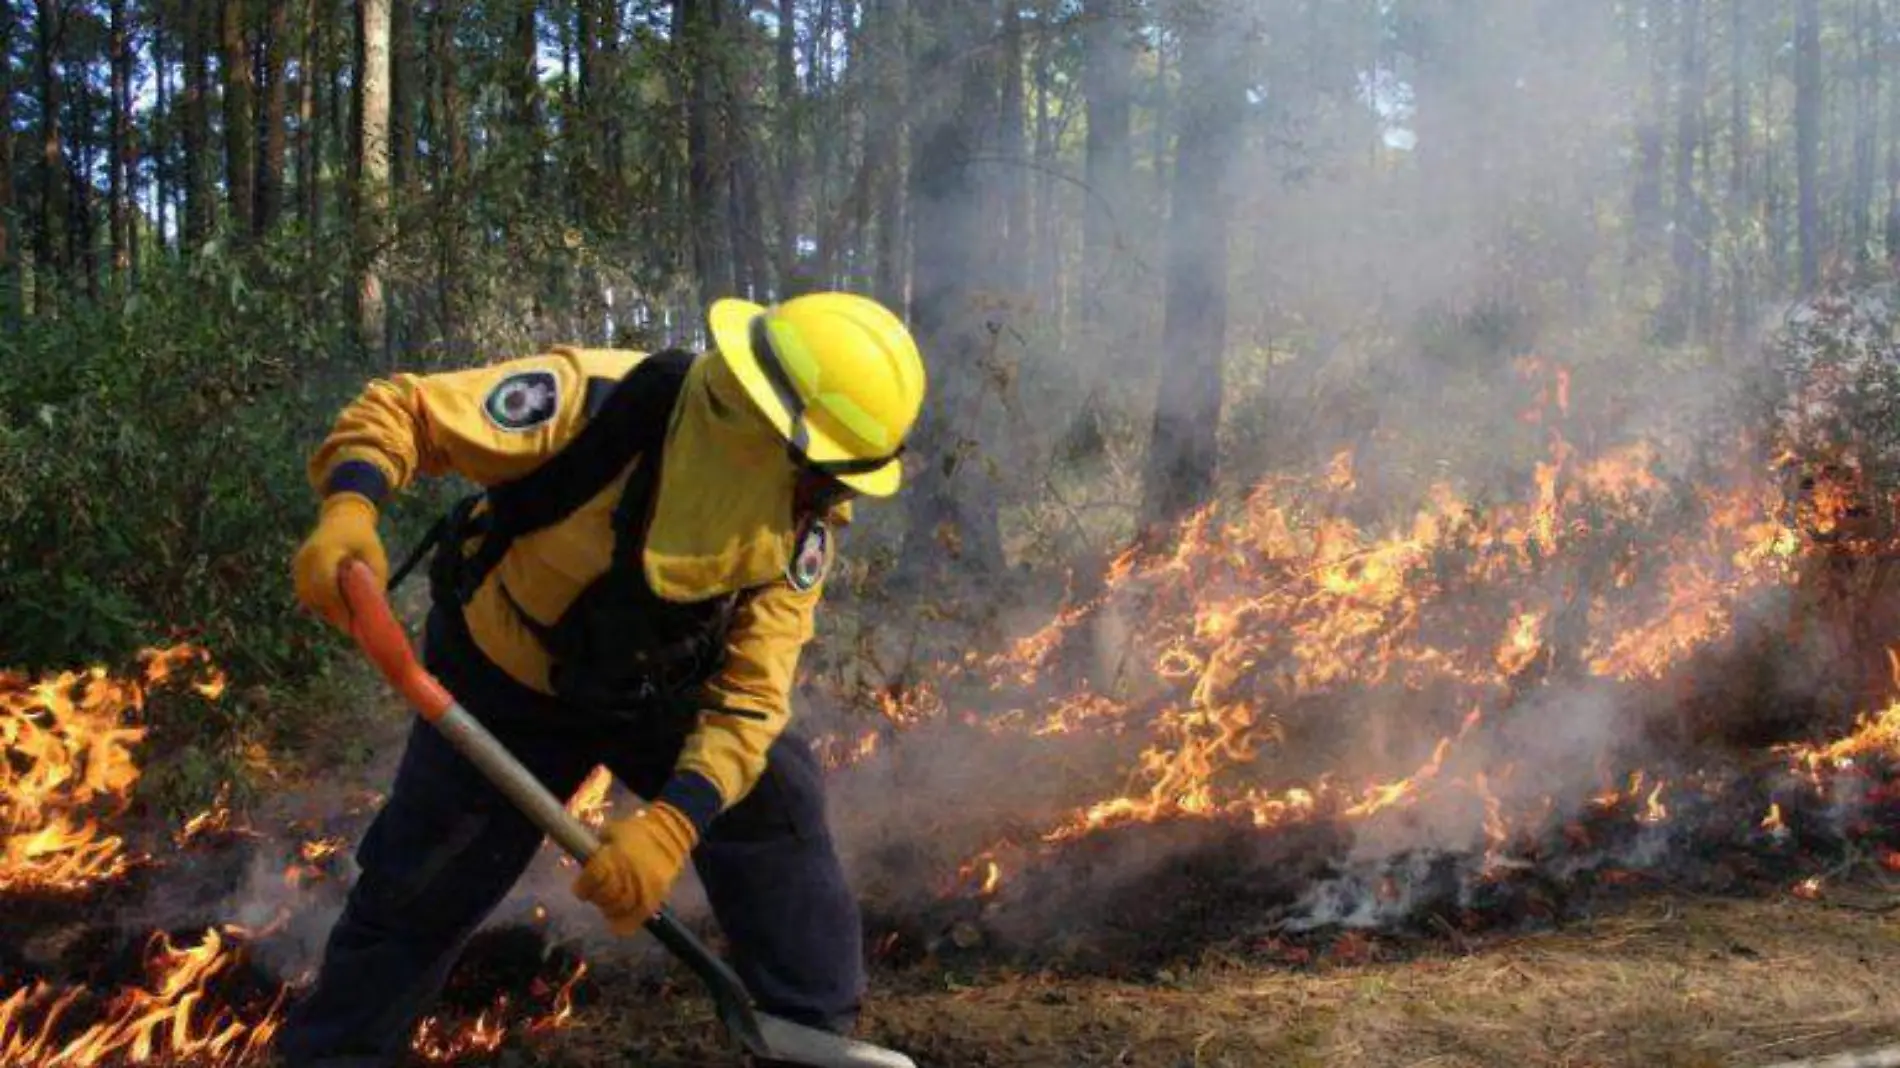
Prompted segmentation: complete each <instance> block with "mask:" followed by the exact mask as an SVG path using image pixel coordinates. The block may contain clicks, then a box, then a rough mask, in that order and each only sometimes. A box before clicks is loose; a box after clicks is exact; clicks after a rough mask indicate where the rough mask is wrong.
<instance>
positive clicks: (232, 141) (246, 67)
mask: <svg viewBox="0 0 1900 1068" xmlns="http://www.w3.org/2000/svg"><path fill="white" fill-rule="evenodd" d="M219 6H220V7H221V8H222V10H221V12H220V16H221V20H220V25H221V27H222V28H221V32H220V41H221V43H222V49H221V51H222V55H223V69H224V188H225V192H226V194H227V195H228V197H229V199H230V211H231V232H232V233H233V234H247V233H249V232H250V226H251V221H252V219H253V218H254V216H255V213H256V211H257V190H256V181H255V177H256V174H257V171H256V167H257V161H256V159H255V157H254V156H253V152H254V146H253V144H252V142H253V140H254V135H255V134H256V130H255V128H254V127H253V122H254V121H255V120H253V119H252V117H251V52H250V42H249V36H250V34H249V32H248V30H249V27H248V22H249V19H248V11H247V6H248V5H247V4H246V2H245V0H222V3H221V4H220V5H219Z"/></svg>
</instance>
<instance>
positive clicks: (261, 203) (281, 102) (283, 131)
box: [251, 3, 308, 236]
mask: <svg viewBox="0 0 1900 1068" xmlns="http://www.w3.org/2000/svg"><path fill="white" fill-rule="evenodd" d="M264 32H265V34H266V37H265V40H264V116H263V120H262V122H261V123H259V125H260V126H261V127H262V141H263V145H264V151H263V152H262V153H261V154H260V155H259V158H258V165H257V211H256V213H255V215H254V216H253V217H252V220H251V233H252V234H254V235H257V236H262V235H264V234H265V233H268V232H269V231H270V230H271V229H272V228H273V227H275V226H276V225H277V220H278V218H279V216H281V215H282V214H283V211H284V157H285V156H286V154H287V151H288V148H287V138H288V134H289V121H288V111H289V107H290V86H289V85H288V84H286V82H285V78H286V77H287V70H288V68H289V65H290V5H289V4H288V3H273V4H271V5H270V20H269V21H268V22H267V23H266V24H265V31H264ZM307 77H308V76H307V74H306V80H307ZM300 136H301V131H300Z"/></svg>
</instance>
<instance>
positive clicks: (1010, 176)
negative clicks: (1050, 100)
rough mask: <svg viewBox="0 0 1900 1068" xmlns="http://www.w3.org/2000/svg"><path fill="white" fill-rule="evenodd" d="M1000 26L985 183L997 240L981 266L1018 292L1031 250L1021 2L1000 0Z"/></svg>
mask: <svg viewBox="0 0 1900 1068" xmlns="http://www.w3.org/2000/svg"><path fill="white" fill-rule="evenodd" d="M1002 9H1003V10H1002V15H1003V32H1002V42H1001V44H1002V55H1001V57H1000V61H1001V70H1000V71H999V72H998V73H999V74H1000V75H1001V78H1000V79H999V81H1000V82H1001V86H1000V88H1001V97H1000V99H999V101H998V107H997V113H996V152H995V155H996V159H997V162H996V163H993V164H991V165H990V166H991V168H992V174H993V175H994V178H993V180H991V181H989V182H987V183H985V184H986V185H988V186H989V188H990V190H991V191H992V192H993V193H994V195H995V197H996V218H998V219H999V220H1000V221H1001V223H1002V226H1001V227H1000V231H1001V232H1000V233H998V234H997V238H998V240H997V241H995V242H994V243H993V244H992V247H991V248H990V250H989V251H990V259H991V262H990V264H989V270H988V271H987V272H986V273H987V274H988V275H989V276H990V278H991V279H992V281H993V283H994V284H995V285H996V287H997V288H998V289H999V290H1000V291H1001V292H1002V293H1003V294H1005V295H1007V296H1019V295H1021V294H1022V293H1023V292H1024V291H1025V290H1027V289H1028V288H1029V266H1030V261H1031V257H1032V255H1033V252H1032V249H1031V246H1030V239H1029V147H1028V139H1027V137H1026V131H1027V127H1028V122H1029V119H1028V108H1027V105H1026V103H1025V98H1026V96H1027V94H1026V93H1025V91H1024V87H1023V67H1024V55H1023V53H1024V49H1023V12H1022V5H1021V4H1019V3H1015V2H1013V0H1006V2H1005V3H1004V4H1003V5H1002Z"/></svg>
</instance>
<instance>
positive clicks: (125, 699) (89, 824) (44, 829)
mask: <svg viewBox="0 0 1900 1068" xmlns="http://www.w3.org/2000/svg"><path fill="white" fill-rule="evenodd" d="M140 656H141V659H143V661H144V668H143V671H142V675H141V677H140V678H137V679H124V678H115V677H113V676H111V675H108V674H107V673H106V670H105V669H104V668H97V667H95V668H92V669H89V670H87V671H83V672H79V671H68V672H62V673H59V674H57V675H53V676H51V677H48V678H44V679H28V678H26V677H25V676H23V675H19V674H15V673H12V672H4V671H0V751H3V752H0V835H4V838H3V839H0V892H6V891H18V890H37V891H42V892H45V891H54V892H74V891H79V890H83V889H85V888H86V887H88V886H91V885H93V884H95V883H99V882H104V881H109V880H111V879H115V878H118V877H119V876H120V875H122V874H124V873H125V871H126V870H127V869H128V868H129V867H131V866H132V865H133V864H135V863H138V862H139V860H140V859H141V858H139V857H136V856H133V855H131V854H129V853H128V852H127V851H126V848H125V842H124V840H123V839H121V838H120V837H118V836H116V835H111V834H107V833H105V832H104V831H103V830H101V829H100V826H99V822H98V821H99V818H100V817H110V816H116V815H118V814H119V813H120V812H122V811H124V809H125V807H126V806H127V805H128V804H129V803H130V801H131V793H132V785H133V783H135V782H136V781H137V780H138V775H139V771H138V765H137V764H136V762H135V761H134V760H133V758H132V750H133V747H135V746H136V745H138V743H139V742H140V741H142V740H143V739H144V738H145V728H143V727H139V726H134V725H133V724H132V722H131V721H132V720H133V718H134V717H136V715H137V714H138V713H140V712H141V711H143V710H144V707H145V700H146V697H147V695H148V693H149V692H150V691H151V689H153V688H155V687H158V686H161V685H164V684H166V683H168V682H169V681H170V680H171V678H172V676H173V674H174V673H175V672H176V671H177V670H178V669H179V668H181V667H182V666H184V665H186V664H188V663H191V662H193V661H197V662H198V663H200V664H201V665H203V666H204V670H203V672H202V674H203V675H204V678H201V679H200V680H199V681H198V682H196V683H195V684H194V685H195V687H196V688H197V689H198V691H199V692H200V693H203V694H205V695H206V696H214V695H215V694H217V693H220V692H222V690H223V685H224V683H223V677H222V676H221V675H219V674H218V673H217V672H216V670H215V669H214V668H211V667H209V658H208V657H207V656H206V654H205V653H204V651H203V650H201V649H197V648H195V647H192V646H185V645H180V646H176V647H174V648H171V649H163V650H147V651H145V652H144V653H141V654H140Z"/></svg>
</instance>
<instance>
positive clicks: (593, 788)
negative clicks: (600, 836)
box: [567, 767, 614, 830]
mask: <svg viewBox="0 0 1900 1068" xmlns="http://www.w3.org/2000/svg"><path fill="white" fill-rule="evenodd" d="M613 788H614V776H613V773H612V772H610V771H608V770H607V769H606V768H605V767H598V768H595V769H594V770H593V773H592V774H590V775H588V776H587V780H586V781H585V782H583V783H581V786H580V789H578V790H576V791H574V796H573V797H572V798H569V799H568V802H567V811H568V813H569V814H571V815H572V816H573V817H574V818H575V819H577V820H580V821H581V822H582V823H585V824H586V825H587V826H589V827H591V828H593V829H594V830H599V829H600V828H601V826H602V825H604V824H605V823H606V822H607V813H608V811H609V810H610V809H611V808H612V807H613V801H612V800H611V799H610V798H609V797H608V795H609V794H610V793H611V792H612V791H613Z"/></svg>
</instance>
